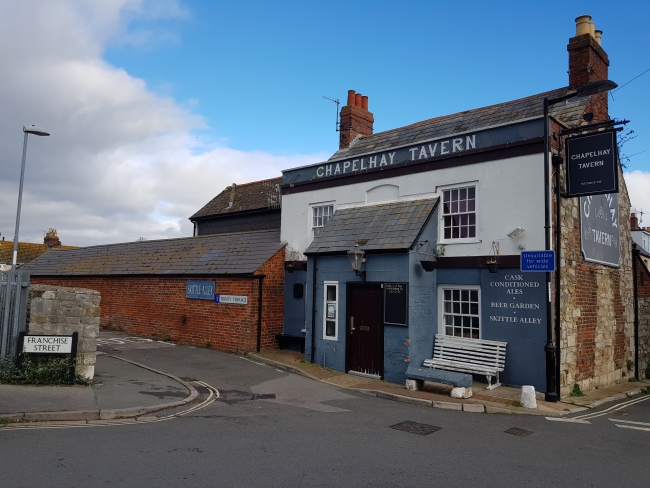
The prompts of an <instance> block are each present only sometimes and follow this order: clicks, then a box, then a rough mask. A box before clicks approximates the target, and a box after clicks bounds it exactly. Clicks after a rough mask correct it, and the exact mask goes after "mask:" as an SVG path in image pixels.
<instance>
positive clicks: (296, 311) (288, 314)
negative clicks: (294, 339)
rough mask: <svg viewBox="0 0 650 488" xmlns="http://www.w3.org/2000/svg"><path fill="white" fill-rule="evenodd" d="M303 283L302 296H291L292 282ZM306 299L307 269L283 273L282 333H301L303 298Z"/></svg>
mask: <svg viewBox="0 0 650 488" xmlns="http://www.w3.org/2000/svg"><path fill="white" fill-rule="evenodd" d="M296 283H298V284H302V285H303V297H302V298H295V297H294V296H293V286H294V284H296ZM306 299H307V271H304V270H295V271H294V272H293V273H287V272H285V273H284V333H285V334H288V335H298V336H299V335H302V334H303V332H302V329H304V328H305V327H306V325H305V310H306V309H305V300H306Z"/></svg>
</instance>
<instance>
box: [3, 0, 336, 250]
mask: <svg viewBox="0 0 650 488" xmlns="http://www.w3.org/2000/svg"><path fill="white" fill-rule="evenodd" d="M154 4H155V5H156V10H151V9H148V8H147V5H149V6H151V5H152V4H151V3H149V2H147V1H144V0H143V1H136V0H103V1H101V2H98V1H96V0H85V1H83V0H70V1H65V0H57V1H56V2H52V1H51V0H41V1H36V0H31V1H29V2H24V1H22V0H10V1H3V2H1V3H0V63H1V65H2V67H3V87H2V90H1V91H0V106H2V107H3V109H2V111H1V112H0V162H1V164H0V233H1V234H2V236H3V237H5V238H6V239H12V238H13V232H14V223H15V214H16V202H17V194H18V181H19V175H20V160H21V156H22V143H23V133H22V126H23V125H29V124H35V125H37V126H40V127H44V128H46V129H48V130H49V131H50V132H51V133H52V135H51V137H37V136H29V143H28V150H27V168H26V175H25V186H24V193H23V204H22V212H21V227H20V238H21V239H20V240H21V241H26V242H39V241H41V240H42V237H43V234H42V232H40V231H42V230H45V229H47V228H48V227H54V228H56V229H57V230H58V233H59V237H60V238H61V240H62V242H63V244H67V245H91V244H100V243H110V242H122V241H132V240H135V239H137V238H138V237H146V238H147V239H155V238H164V237H179V236H186V235H191V233H192V227H191V224H190V222H189V221H188V217H190V216H191V215H192V214H193V213H194V212H196V211H197V210H198V209H199V208H201V207H202V206H203V205H204V204H205V203H207V202H208V201H209V200H210V199H211V198H212V197H214V196H215V195H216V194H217V193H219V192H220V191H221V190H222V189H223V188H224V187H225V186H226V185H229V184H231V183H233V182H237V183H245V182H248V181H255V180H259V179H264V178H269V177H274V176H279V175H280V170H281V169H283V168H291V167H296V166H302V165H305V164H310V163H312V162H316V161H318V160H319V159H323V158H324V156H323V155H305V156H300V155H298V156H293V157H278V156H273V155H269V154H264V153H244V152H240V151H236V150H233V149H230V148H227V147H224V146H223V145H218V146H216V147H214V146H212V145H206V144H207V143H205V142H203V141H201V140H200V139H199V138H198V137H197V136H196V131H200V130H201V129H204V128H205V125H206V124H205V121H204V120H203V119H202V118H201V117H199V116H197V115H196V114H193V113H192V112H191V111H190V108H188V107H184V106H182V105H181V104H179V103H177V102H176V101H174V100H173V99H171V98H166V97H163V96H160V95H157V94H156V93H154V92H153V91H152V90H151V89H150V87H148V86H147V85H146V83H145V82H144V81H143V80H139V79H136V78H133V77H132V76H130V75H129V74H128V73H126V72H125V71H124V70H121V69H118V68H116V67H114V66H111V65H109V64H108V63H106V62H105V61H104V60H103V59H102V58H101V56H102V53H103V51H104V46H105V45H106V43H107V42H109V41H110V40H111V39H115V38H116V36H119V35H120V33H125V32H127V31H128V26H127V25H125V22H126V21H125V19H132V18H134V16H135V15H137V14H138V13H142V14H143V15H145V14H146V16H147V18H170V17H174V16H177V17H179V18H184V16H186V15H187V12H185V11H184V10H183V9H182V8H181V7H179V5H178V3H177V2H175V1H172V0H170V1H165V2H154ZM154 14H155V15H154ZM130 36H131V37H130V38H129V37H128V36H126V37H125V39H127V38H128V39H131V41H129V42H135V41H134V40H133V39H135V38H137V37H138V36H140V34H138V33H133V32H132V33H131V34H130ZM142 36H144V34H143V35H142ZM142 36H140V37H142ZM155 38H159V39H163V38H164V35H161V34H160V33H157V34H155V35H152V36H149V37H148V39H147V42H153V41H152V39H155ZM163 42H164V41H163Z"/></svg>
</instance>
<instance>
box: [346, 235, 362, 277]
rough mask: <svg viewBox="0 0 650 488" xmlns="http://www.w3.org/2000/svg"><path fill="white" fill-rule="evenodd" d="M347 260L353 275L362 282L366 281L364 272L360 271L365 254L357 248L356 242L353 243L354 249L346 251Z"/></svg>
mask: <svg viewBox="0 0 650 488" xmlns="http://www.w3.org/2000/svg"><path fill="white" fill-rule="evenodd" d="M348 259H349V260H350V266H352V271H354V274H355V275H357V276H358V277H359V278H361V280H362V281H366V270H365V269H364V270H363V271H362V270H361V266H363V263H365V262H366V253H365V252H363V249H361V248H360V247H359V243H358V242H355V243H354V247H353V248H352V249H350V250H349V251H348Z"/></svg>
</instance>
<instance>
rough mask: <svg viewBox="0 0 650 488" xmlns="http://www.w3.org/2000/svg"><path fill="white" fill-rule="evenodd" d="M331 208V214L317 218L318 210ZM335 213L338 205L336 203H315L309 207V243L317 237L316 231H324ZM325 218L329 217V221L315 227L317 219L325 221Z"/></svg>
mask: <svg viewBox="0 0 650 488" xmlns="http://www.w3.org/2000/svg"><path fill="white" fill-rule="evenodd" d="M328 207H329V208H331V213H330V214H329V215H327V216H325V215H321V216H319V217H316V215H315V212H316V209H324V208H328ZM334 212H336V205H335V204H334V202H320V203H313V204H311V205H309V242H310V243H311V241H313V240H314V237H316V229H322V228H323V227H324V226H325V224H326V223H327V221H328V220H329V219H331V218H332V216H333V215H334ZM324 217H327V220H325V221H323V223H322V224H321V225H314V221H315V220H316V218H320V219H323V218H324Z"/></svg>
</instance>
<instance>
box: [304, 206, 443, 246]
mask: <svg viewBox="0 0 650 488" xmlns="http://www.w3.org/2000/svg"><path fill="white" fill-rule="evenodd" d="M437 204H438V199H437V198H428V199H422V200H402V201H398V202H391V203H382V204H378V205H370V206H364V207H353V208H343V209H338V210H337V211H336V212H335V213H334V216H333V217H332V218H331V219H330V220H329V221H328V222H327V223H326V224H325V225H324V226H323V229H322V230H321V232H320V233H319V234H318V235H317V236H315V237H314V240H313V241H312V243H311V244H310V246H309V247H308V248H307V251H305V254H324V253H330V254H335V253H341V252H347V251H349V250H350V249H352V248H353V247H354V245H355V243H356V241H357V240H360V239H367V242H366V243H365V244H360V247H361V249H363V250H364V251H366V252H372V251H399V250H402V251H407V250H408V249H411V248H412V247H413V246H414V245H415V243H416V242H417V239H418V237H419V235H420V233H421V232H422V229H423V227H424V225H425V224H426V223H427V221H428V220H429V218H430V216H431V214H432V213H433V210H434V209H435V208H436V206H437Z"/></svg>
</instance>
